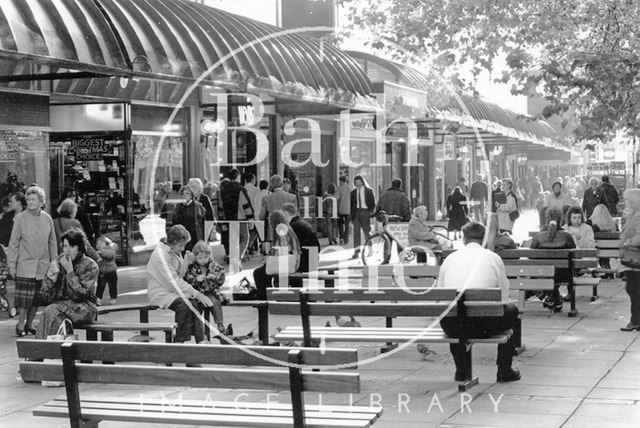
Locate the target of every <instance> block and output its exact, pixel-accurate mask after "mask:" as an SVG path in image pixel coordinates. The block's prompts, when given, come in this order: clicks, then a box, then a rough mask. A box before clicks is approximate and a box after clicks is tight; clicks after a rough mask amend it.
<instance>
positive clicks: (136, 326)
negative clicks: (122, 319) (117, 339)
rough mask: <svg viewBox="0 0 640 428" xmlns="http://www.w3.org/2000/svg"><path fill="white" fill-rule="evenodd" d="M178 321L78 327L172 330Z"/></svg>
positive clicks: (81, 327)
mask: <svg viewBox="0 0 640 428" xmlns="http://www.w3.org/2000/svg"><path fill="white" fill-rule="evenodd" d="M176 326H177V325H176V323H140V322H129V323H109V324H106V323H94V324H86V325H83V326H78V327H76V328H77V329H79V330H93V331H130V330H145V331H172V330H175V329H176Z"/></svg>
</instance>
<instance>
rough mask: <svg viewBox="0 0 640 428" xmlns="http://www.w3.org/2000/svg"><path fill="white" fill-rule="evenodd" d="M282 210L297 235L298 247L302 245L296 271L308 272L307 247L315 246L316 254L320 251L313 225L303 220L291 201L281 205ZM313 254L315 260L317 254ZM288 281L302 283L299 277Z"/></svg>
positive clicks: (316, 266) (297, 284)
mask: <svg viewBox="0 0 640 428" xmlns="http://www.w3.org/2000/svg"><path fill="white" fill-rule="evenodd" d="M282 212H283V213H284V216H285V218H286V219H287V221H288V222H289V226H290V227H291V229H293V233H295V234H296V236H297V237H298V241H300V247H302V255H301V256H300V266H299V267H298V272H303V273H306V272H309V268H310V266H309V260H310V256H309V248H314V247H315V248H317V249H318V254H319V252H320V242H318V236H317V235H316V231H315V230H314V229H313V226H312V225H311V223H309V222H308V221H306V220H304V219H303V218H301V217H300V215H299V214H298V208H297V207H296V206H295V205H294V204H293V203H291V202H287V203H285V204H283V205H282ZM314 256H315V260H317V258H318V256H317V255H314ZM312 268H313V269H314V270H317V268H318V263H317V261H316V263H315V265H314V266H312ZM289 283H290V284H291V285H293V286H294V287H296V286H301V285H302V279H300V278H291V279H290V280H289Z"/></svg>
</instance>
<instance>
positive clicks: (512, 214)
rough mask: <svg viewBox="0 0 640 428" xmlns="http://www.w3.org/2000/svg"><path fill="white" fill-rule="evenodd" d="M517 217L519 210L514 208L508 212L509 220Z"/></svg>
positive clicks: (518, 216)
mask: <svg viewBox="0 0 640 428" xmlns="http://www.w3.org/2000/svg"><path fill="white" fill-rule="evenodd" d="M519 218H520V211H518V210H515V211H511V212H510V213H509V220H511V222H512V223H513V222H514V221H516V220H517V219H519Z"/></svg>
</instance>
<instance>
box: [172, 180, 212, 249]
mask: <svg viewBox="0 0 640 428" xmlns="http://www.w3.org/2000/svg"><path fill="white" fill-rule="evenodd" d="M180 196H181V197H182V198H183V199H184V202H180V203H179V204H178V205H177V206H176V210H175V212H174V213H173V224H174V225H178V224H181V225H182V226H184V227H185V229H187V231H188V232H189V236H191V241H189V242H188V243H187V246H186V249H187V250H191V249H192V248H193V246H194V245H195V244H196V242H198V241H202V240H204V219H205V216H206V210H205V209H204V207H203V206H202V204H201V203H200V202H198V201H197V200H196V199H195V195H194V193H193V190H191V188H190V187H189V186H183V187H182V189H180Z"/></svg>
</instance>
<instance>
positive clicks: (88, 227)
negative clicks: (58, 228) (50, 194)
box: [53, 187, 96, 260]
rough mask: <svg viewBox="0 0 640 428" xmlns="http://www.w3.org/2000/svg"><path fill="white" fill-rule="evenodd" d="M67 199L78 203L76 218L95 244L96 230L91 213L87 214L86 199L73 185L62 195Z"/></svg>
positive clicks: (90, 240)
mask: <svg viewBox="0 0 640 428" xmlns="http://www.w3.org/2000/svg"><path fill="white" fill-rule="evenodd" d="M65 199H72V200H73V202H75V203H76V207H77V208H76V214H75V217H74V218H75V219H76V220H78V221H79V222H80V224H81V225H82V231H83V232H84V234H85V236H86V237H87V239H88V240H89V242H90V243H91V244H92V245H93V243H94V242H95V238H96V236H95V233H96V232H95V230H94V228H93V223H91V218H90V217H89V214H87V209H86V206H85V205H86V204H85V202H84V199H82V198H81V197H80V195H78V191H77V190H76V189H74V188H72V187H67V188H66V189H65V191H64V194H63V195H62V200H65ZM56 214H57V213H53V216H54V217H55V216H56ZM60 245H62V244H60ZM94 260H95V259H94Z"/></svg>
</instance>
